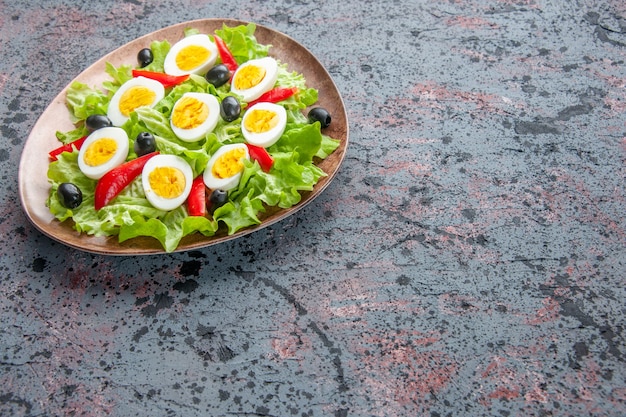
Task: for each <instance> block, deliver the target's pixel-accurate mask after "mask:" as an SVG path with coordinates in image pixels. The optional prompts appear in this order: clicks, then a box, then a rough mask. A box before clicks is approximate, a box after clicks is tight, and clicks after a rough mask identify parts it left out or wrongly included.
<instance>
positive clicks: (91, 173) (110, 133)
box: [78, 127, 129, 180]
mask: <svg viewBox="0 0 626 417" xmlns="http://www.w3.org/2000/svg"><path fill="white" fill-rule="evenodd" d="M103 138H110V139H113V140H114V141H115V143H116V145H117V146H116V151H115V153H114V154H113V156H112V157H111V158H110V159H109V160H108V161H106V162H104V163H102V164H100V165H96V166H91V165H88V164H87V162H85V154H86V153H87V150H88V149H89V146H91V145H92V144H93V143H94V142H96V141H98V140H100V139H103ZM128 150H129V141H128V135H127V134H126V131H125V130H124V129H122V128H119V127H103V128H101V129H98V130H94V131H93V133H91V134H90V135H89V136H88V137H87V139H85V142H84V143H83V145H82V146H81V148H80V151H79V152H78V168H79V169H80V171H81V172H82V173H83V174H85V176H86V177H88V178H91V179H94V180H98V179H100V178H102V177H103V176H104V174H106V173H107V172H109V171H110V170H112V169H113V168H115V167H116V166H118V165H121V164H122V163H123V162H124V161H126V157H128Z"/></svg>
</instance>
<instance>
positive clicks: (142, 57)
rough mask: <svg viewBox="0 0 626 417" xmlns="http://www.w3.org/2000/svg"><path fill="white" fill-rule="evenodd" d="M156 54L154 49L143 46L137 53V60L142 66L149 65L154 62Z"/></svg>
mask: <svg viewBox="0 0 626 417" xmlns="http://www.w3.org/2000/svg"><path fill="white" fill-rule="evenodd" d="M153 59H154V56H153V55H152V50H151V49H150V48H143V49H142V50H141V51H139V53H137V62H138V63H139V66H141V68H143V67H147V66H148V65H150V64H151V63H152V60H153Z"/></svg>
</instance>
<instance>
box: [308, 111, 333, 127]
mask: <svg viewBox="0 0 626 417" xmlns="http://www.w3.org/2000/svg"><path fill="white" fill-rule="evenodd" d="M308 119H309V123H315V122H320V125H321V126H322V129H323V128H325V127H328V126H329V125H330V113H328V111H327V110H326V109H325V108H323V107H315V108H313V109H311V111H309V116H308Z"/></svg>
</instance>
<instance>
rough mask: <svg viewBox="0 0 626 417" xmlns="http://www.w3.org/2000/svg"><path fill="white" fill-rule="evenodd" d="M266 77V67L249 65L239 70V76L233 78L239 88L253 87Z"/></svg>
mask: <svg viewBox="0 0 626 417" xmlns="http://www.w3.org/2000/svg"><path fill="white" fill-rule="evenodd" d="M263 78H265V68H263V67H257V66H256V65H247V66H245V67H242V68H241V69H240V70H239V71H237V76H236V77H235V79H234V80H233V82H234V84H235V87H236V88H237V89H238V90H247V89H248V88H252V87H254V86H255V85H257V84H258V83H260V82H261V81H263Z"/></svg>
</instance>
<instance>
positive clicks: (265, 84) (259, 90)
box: [230, 56, 278, 102]
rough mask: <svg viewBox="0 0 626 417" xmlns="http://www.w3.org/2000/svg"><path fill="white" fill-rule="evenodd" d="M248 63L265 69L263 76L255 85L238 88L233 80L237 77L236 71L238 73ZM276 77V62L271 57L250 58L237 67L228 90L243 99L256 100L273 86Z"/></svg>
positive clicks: (246, 100) (247, 100)
mask: <svg viewBox="0 0 626 417" xmlns="http://www.w3.org/2000/svg"><path fill="white" fill-rule="evenodd" d="M249 65H255V66H257V67H262V68H263V69H265V77H264V78H263V79H262V80H261V82H259V83H258V84H257V85H255V86H252V87H250V88H247V89H239V88H237V87H235V80H236V79H237V76H238V73H239V74H240V73H241V71H242V68H245V67H247V66H249ZM277 78H278V62H276V60H275V59H274V58H272V57H269V56H266V57H263V58H258V59H251V60H250V61H246V62H244V63H243V64H241V65H240V66H239V68H237V71H235V74H234V75H233V79H232V83H231V86H230V91H232V92H233V93H235V94H237V95H239V96H241V97H242V99H243V101H245V102H250V101H253V100H256V99H257V98H259V97H261V95H262V94H263V93H265V92H267V91H269V90H271V89H272V88H273V87H274V84H276V79H277Z"/></svg>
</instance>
